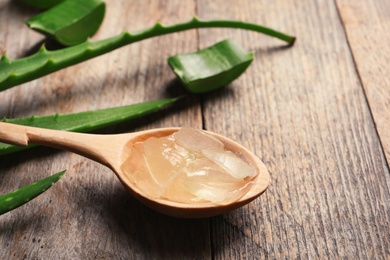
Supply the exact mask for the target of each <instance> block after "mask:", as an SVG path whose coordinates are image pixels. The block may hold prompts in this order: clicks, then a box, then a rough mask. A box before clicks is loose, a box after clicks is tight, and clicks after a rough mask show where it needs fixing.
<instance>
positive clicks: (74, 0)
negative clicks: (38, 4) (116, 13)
mask: <svg viewBox="0 0 390 260" xmlns="http://www.w3.org/2000/svg"><path fill="white" fill-rule="evenodd" d="M105 10H106V5H105V3H104V2H103V1H101V0H82V1H79V0H66V1H64V2H62V3H60V4H58V5H56V6H54V7H53V8H50V9H49V10H47V11H45V12H42V13H40V14H38V15H36V16H34V17H32V18H30V19H28V20H27V21H26V23H27V25H28V26H29V27H30V28H31V29H33V30H35V31H37V32H40V33H42V34H44V35H46V36H47V37H49V38H52V39H54V40H56V41H57V42H59V43H61V44H63V45H65V46H72V45H76V44H79V43H82V42H84V41H86V40H87V39H88V37H90V36H92V35H93V34H95V32H96V31H97V30H98V29H99V27H100V25H101V23H102V21H103V18H104V14H105Z"/></svg>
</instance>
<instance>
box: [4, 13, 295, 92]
mask: <svg viewBox="0 0 390 260" xmlns="http://www.w3.org/2000/svg"><path fill="white" fill-rule="evenodd" d="M211 27H224V28H237V29H246V30H251V31H256V32H259V33H264V34H266V35H269V36H272V37H276V38H278V39H280V40H283V41H285V42H287V43H288V44H290V45H292V44H293V43H294V41H295V37H293V36H289V35H286V34H284V33H281V32H278V31H275V30H273V29H270V28H267V27H264V26H261V25H258V24H253V23H246V22H242V21H232V20H208V21H203V20H199V19H198V18H194V19H192V20H190V21H188V22H184V23H178V24H174V25H170V26H164V25H162V24H161V23H157V24H156V25H155V26H153V27H151V28H149V29H146V30H142V31H139V32H135V33H130V32H124V33H121V34H120V35H118V36H115V37H112V38H108V39H105V40H100V41H95V42H91V41H85V42H83V43H80V44H77V45H74V46H70V47H67V48H64V49H60V50H55V51H49V50H47V49H46V48H45V47H44V46H43V47H42V48H41V49H40V50H39V51H38V52H37V53H35V54H33V55H31V56H28V57H25V58H20V59H16V60H10V59H9V58H8V57H7V56H6V54H5V53H4V54H3V55H2V58H1V59H0V91H3V90H6V89H8V88H11V87H14V86H16V85H19V84H22V83H25V82H28V81H31V80H34V79H37V78H39V77H42V76H45V75H48V74H50V73H52V72H55V71H58V70H60V69H63V68H66V67H69V66H72V65H75V64H77V63H80V62H83V61H86V60H88V59H92V58H94V57H97V56H99V55H102V54H105V53H108V52H110V51H113V50H115V49H118V48H120V47H123V46H125V45H127V44H131V43H134V42H138V41H141V40H144V39H148V38H151V37H154V36H159V35H164V34H169V33H175V32H180V31H184V30H189V29H196V28H211Z"/></svg>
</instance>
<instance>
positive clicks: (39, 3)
mask: <svg viewBox="0 0 390 260" xmlns="http://www.w3.org/2000/svg"><path fill="white" fill-rule="evenodd" d="M63 1H64V0H23V2H24V3H26V4H28V5H30V6H33V7H36V8H39V9H48V8H50V7H53V6H55V5H57V4H59V3H61V2H63Z"/></svg>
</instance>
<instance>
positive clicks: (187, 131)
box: [173, 127, 223, 151]
mask: <svg viewBox="0 0 390 260" xmlns="http://www.w3.org/2000/svg"><path fill="white" fill-rule="evenodd" d="M173 138H174V139H175V141H176V142H177V144H179V145H181V146H183V147H185V148H187V149H190V150H194V151H201V150H204V149H210V148H215V149H223V143H222V142H221V141H219V140H218V139H217V138H215V137H213V136H210V135H208V134H206V133H205V132H203V131H201V130H198V129H195V128H189V127H183V128H181V129H180V131H178V132H176V133H174V134H173Z"/></svg>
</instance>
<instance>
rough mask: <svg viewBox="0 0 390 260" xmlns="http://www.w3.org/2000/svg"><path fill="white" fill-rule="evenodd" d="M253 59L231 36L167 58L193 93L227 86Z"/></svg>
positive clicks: (251, 54)
mask: <svg viewBox="0 0 390 260" xmlns="http://www.w3.org/2000/svg"><path fill="white" fill-rule="evenodd" d="M252 61H253V53H252V52H247V51H245V50H244V49H243V48H241V46H239V45H238V44H237V43H236V42H235V41H233V40H232V39H227V40H223V41H221V42H218V43H217V44H215V45H213V46H211V47H208V48H205V49H202V50H199V51H197V52H193V53H185V54H178V55H175V56H172V57H169V58H168V63H169V65H170V66H171V68H172V69H173V71H174V72H175V74H176V75H177V76H178V77H179V78H180V80H181V81H182V82H183V84H184V86H185V87H186V88H187V89H188V90H189V91H190V92H193V93H204V92H208V91H212V90H215V89H217V88H221V87H223V86H226V85H227V84H229V83H230V82H232V81H233V80H234V79H236V78H237V77H238V76H240V75H241V74H242V73H243V72H244V71H245V70H246V69H247V68H248V66H249V65H250V64H251V62H252Z"/></svg>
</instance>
